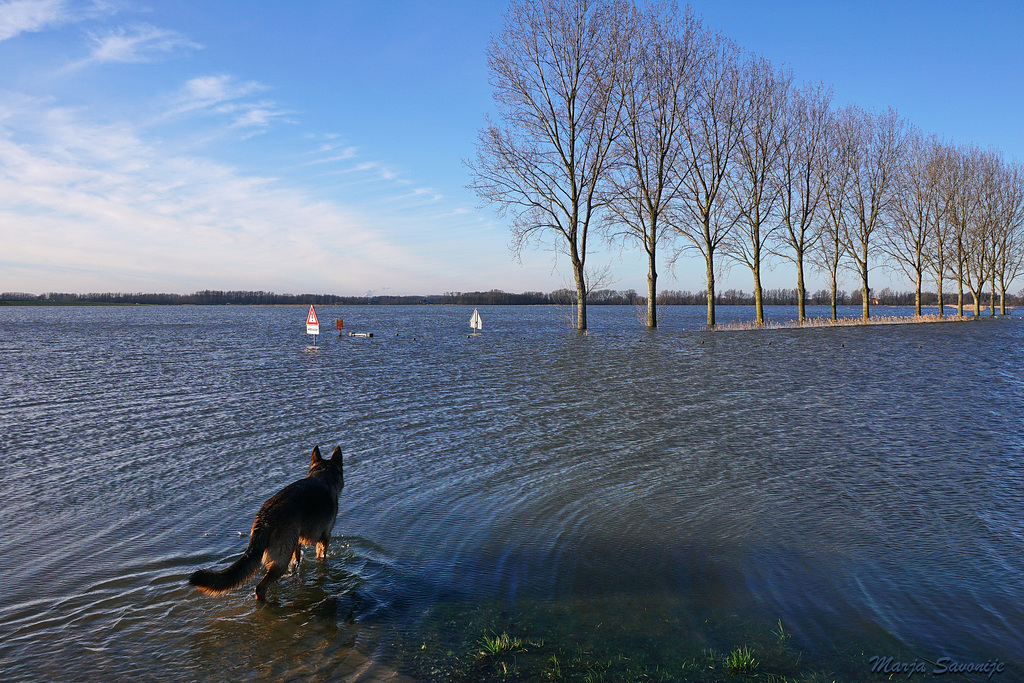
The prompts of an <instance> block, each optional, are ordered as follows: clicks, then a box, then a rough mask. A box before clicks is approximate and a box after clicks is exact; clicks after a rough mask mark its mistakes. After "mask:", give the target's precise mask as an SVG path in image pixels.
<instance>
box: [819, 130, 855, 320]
mask: <svg viewBox="0 0 1024 683" xmlns="http://www.w3.org/2000/svg"><path fill="white" fill-rule="evenodd" d="M849 123H850V120H849V119H848V118H846V117H839V116H838V115H836V114H833V113H831V112H830V113H828V115H827V117H826V122H825V127H824V129H823V132H824V137H825V146H824V150H823V154H822V156H821V164H820V166H819V167H818V174H819V182H820V183H821V189H822V194H821V197H822V208H823V209H824V215H823V216H822V218H821V219H820V223H819V225H820V229H819V231H818V240H817V241H816V242H815V243H813V248H812V251H811V253H810V259H811V262H812V263H813V264H814V265H815V266H817V267H818V268H819V269H820V270H823V271H825V272H827V273H828V274H829V279H830V284H831V295H832V296H831V303H832V319H833V320H836V319H837V318H838V314H839V312H838V310H837V303H838V302H837V299H838V289H839V268H840V266H841V265H842V263H843V257H844V256H845V255H846V250H845V248H844V246H843V235H845V234H846V233H847V232H848V223H849V221H848V210H847V201H846V196H847V193H848V191H849V187H850V182H851V178H852V172H851V170H850V162H849V158H850V156H851V155H852V154H853V152H852V147H853V130H852V128H851V126H850V125H849Z"/></svg>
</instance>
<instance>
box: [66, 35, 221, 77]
mask: <svg viewBox="0 0 1024 683" xmlns="http://www.w3.org/2000/svg"><path fill="white" fill-rule="evenodd" d="M90 42H91V50H90V52H89V56H87V57H86V58H84V59H80V60H78V61H76V62H72V63H70V64H68V65H67V66H66V67H64V71H65V72H72V71H78V70H80V69H84V68H86V67H89V66H94V65H98V64H144V63H149V62H155V61H157V60H159V59H164V58H167V57H172V56H174V55H176V54H181V53H183V52H186V51H188V50H198V49H201V47H202V46H201V45H199V44H198V43H195V42H193V41H191V40H189V39H188V38H186V37H185V36H183V35H182V34H180V33H178V32H177V31H170V30H168V29H162V28H158V27H156V26H151V25H149V24H137V25H135V26H130V27H118V28H112V29H108V30H106V31H104V32H102V33H95V32H94V33H91V34H90Z"/></svg>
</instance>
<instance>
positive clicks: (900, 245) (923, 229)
mask: <svg viewBox="0 0 1024 683" xmlns="http://www.w3.org/2000/svg"><path fill="white" fill-rule="evenodd" d="M941 183H942V157H941V154H940V147H939V144H938V142H937V141H936V140H935V139H934V138H925V137H924V135H923V134H922V133H921V132H920V131H917V130H914V131H913V132H911V133H910V134H909V135H908V136H907V146H906V152H905V154H904V156H903V159H902V163H901V164H900V167H899V173H898V174H897V177H896V188H895V191H894V193H893V202H892V211H891V215H892V220H891V221H889V223H888V224H887V225H886V230H885V231H884V232H883V234H882V245H881V246H882V251H883V252H885V254H887V255H888V256H889V258H890V259H891V263H893V264H894V265H895V266H896V267H897V268H898V269H899V270H901V271H903V274H904V275H906V276H907V277H909V278H910V280H911V281H912V282H913V283H914V314H915V315H918V316H920V315H921V290H922V285H923V282H924V273H925V271H926V270H927V269H928V262H929V254H930V253H931V251H932V243H933V242H934V241H935V238H936V236H937V234H938V231H939V227H940V225H941V224H942V215H941V209H942V207H941V203H940V200H941ZM940 252H941V248H940ZM941 290H942V286H941V284H940V285H939V291H940V292H941Z"/></svg>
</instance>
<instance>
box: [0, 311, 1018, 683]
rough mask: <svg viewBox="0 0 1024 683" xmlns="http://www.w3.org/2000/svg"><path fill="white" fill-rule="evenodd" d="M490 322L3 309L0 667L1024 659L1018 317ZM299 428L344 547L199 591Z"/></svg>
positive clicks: (295, 670)
mask: <svg viewBox="0 0 1024 683" xmlns="http://www.w3.org/2000/svg"><path fill="white" fill-rule="evenodd" d="M471 312H472V308H464V307H408V308H406V307H352V308H342V307H336V308H332V307H324V308H322V309H318V313H319V315H320V320H321V324H322V328H323V329H325V331H326V330H328V329H330V328H333V322H332V321H333V320H334V319H335V318H338V317H342V318H344V320H345V328H346V331H348V330H353V331H370V332H373V333H374V336H373V338H369V339H368V338H350V337H347V336H346V337H341V338H339V337H337V336H336V335H335V334H334V333H333V329H330V331H331V333H330V334H325V335H322V336H321V337H320V339H319V348H318V349H317V350H309V349H307V344H308V343H309V339H307V337H306V335H305V334H304V332H305V327H304V323H305V313H306V310H305V309H302V308H290V307H279V308H261V307H124V308H28V307H26V308H3V309H0V383H2V390H3V394H2V403H0V455H2V457H0V494H2V500H3V503H2V506H0V529H2V530H3V533H2V535H0V576H2V577H3V578H2V581H3V586H4V590H3V600H2V602H0V672H2V673H3V678H4V679H5V680H61V681H62V680H124V679H127V678H134V679H139V680H168V681H185V680H214V681H216V680H224V681H227V680H231V681H235V680H274V681H276V680H284V679H298V680H303V679H310V680H335V679H344V678H346V677H354V676H358V675H359V672H361V671H365V670H367V667H369V666H370V665H372V664H373V663H378V664H381V665H384V664H386V665H387V666H389V667H393V668H396V669H398V670H399V671H402V672H403V673H406V674H408V675H411V676H412V677H414V678H417V679H429V678H436V679H439V680H444V679H446V678H459V677H460V676H461V677H466V676H469V675H470V674H472V675H476V674H474V673H473V672H474V671H475V672H476V673H478V674H480V675H481V676H484V675H487V674H490V673H494V671H493V670H491V669H488V667H489V666H491V667H492V668H493V666H492V664H493V662H491V661H490V660H487V659H486V658H484V657H483V656H480V659H479V661H477V662H476V663H475V664H473V665H472V666H469V669H467V668H466V667H463V668H462V669H459V668H458V663H459V662H465V661H471V660H472V657H471V656H469V657H468V659H467V652H466V651H465V644H466V643H475V642H478V641H479V639H480V638H481V637H482V636H483V635H486V634H497V633H499V632H509V633H512V634H518V635H521V636H522V637H523V639H524V641H525V642H526V645H525V646H524V648H523V649H524V651H525V650H530V649H531V648H532V649H533V650H534V651H536V652H539V653H543V655H544V657H548V655H549V654H550V655H554V656H555V662H554V663H551V662H548V664H544V665H538V666H540V667H541V668H538V669H535V670H531V671H534V672H536V671H540V670H543V671H546V672H547V673H546V674H545V675H548V676H549V677H551V678H555V673H557V671H556V665H557V664H558V661H559V660H558V658H559V657H561V658H562V660H565V658H566V657H567V656H568V655H567V653H572V652H577V653H578V654H579V653H582V656H579V657H577V659H580V660H582V659H585V657H586V656H589V657H592V658H593V659H594V660H598V659H600V658H601V657H604V658H605V659H608V655H607V653H609V652H614V653H618V655H617V656H620V657H621V658H622V659H625V660H629V661H632V662H636V663H637V666H640V663H643V665H644V666H648V669H647V670H648V671H650V670H653V669H652V668H650V667H654V668H656V669H657V670H659V671H662V672H663V673H664V675H665V676H666V677H669V678H678V679H680V680H701V678H700V675H701V674H699V673H692V672H693V671H698V672H699V670H701V667H704V666H705V665H706V664H707V663H708V662H711V661H712V660H714V657H716V656H717V654H715V653H721V654H725V653H728V652H730V651H731V650H732V649H733V648H735V647H737V646H741V645H744V644H748V643H753V644H754V645H756V646H758V647H760V644H761V643H762V642H770V641H771V638H772V637H773V636H771V635H768V634H771V633H772V631H773V629H778V625H779V624H781V625H782V628H783V629H784V633H785V635H780V636H778V638H779V640H780V641H781V642H784V643H785V645H786V647H787V648H789V650H790V651H791V652H793V653H799V656H798V657H797V658H796V659H794V660H793V661H798V662H799V664H798V665H793V667H795V668H793V667H791V668H792V670H791V671H787V672H783V673H786V675H793V676H798V675H802V674H804V673H807V672H824V673H825V674H827V675H830V676H832V677H835V678H836V679H837V680H878V679H879V677H878V675H877V674H872V673H871V670H870V669H871V664H870V663H869V658H870V657H872V656H873V655H880V656H885V655H888V656H893V657H894V658H896V659H897V660H899V658H903V659H904V660H913V658H914V657H921V658H922V659H923V658H927V659H929V660H936V659H938V658H940V657H951V658H954V659H955V660H957V661H962V662H985V661H991V660H994V659H998V660H999V661H1000V662H1005V663H1007V669H1006V670H1005V671H1004V673H1002V674H996V675H995V676H994V677H993V679H992V680H1004V681H1009V680H1018V679H1019V678H1021V677H1024V666H1022V664H1024V560H1022V559H1021V558H1022V557H1024V492H1022V485H1024V458H1022V456H1024V426H1022V423H1021V415H1024V353H1022V342H1024V325H1022V323H1021V318H1019V317H1013V318H1010V319H1001V320H1000V319H996V320H989V319H984V320H981V321H977V322H966V323H949V324H941V325H900V326H878V327H871V328H843V329H807V330H769V331H763V332H716V333H708V332H705V331H701V330H700V329H699V328H700V327H701V325H702V323H703V311H702V310H701V309H699V308H694V309H691V308H688V307H679V308H669V309H666V310H665V311H664V312H663V322H664V324H665V327H664V328H663V329H660V330H658V331H656V332H653V333H652V332H648V331H646V330H644V329H642V328H641V327H640V325H639V323H638V321H637V312H636V311H634V310H633V309H632V308H629V307H608V308H599V307H595V308H592V309H591V311H590V322H591V325H592V329H591V331H590V334H589V335H588V336H585V337H584V336H579V335H576V334H575V333H573V332H572V331H571V330H569V329H568V323H567V318H568V316H567V315H566V313H565V312H564V311H560V310H559V309H557V308H547V307H542V308H533V307H501V308H488V307H481V313H482V314H483V318H484V330H483V334H482V335H481V336H478V337H468V336H467V333H468V332H469V331H470V330H469V327H468V320H469V315H470V313H471ZM816 313H817V312H816ZM785 314H786V313H782V312H777V313H776V315H780V316H784V315H785ZM729 316H732V317H737V318H749V317H750V311H749V310H747V309H740V308H732V309H725V310H724V311H722V310H721V309H720V319H721V318H726V319H727V318H728V317H729ZM329 322H330V324H328V323H329ZM314 444H320V446H321V448H328V449H329V448H331V447H333V446H334V445H335V444H340V445H341V447H342V448H343V450H344V451H345V467H346V472H345V474H346V487H345V490H344V492H343V493H342V496H341V500H340V512H339V516H338V523H337V525H336V527H335V535H334V539H333V541H332V546H331V548H330V550H329V552H328V558H327V561H326V562H317V561H316V560H315V559H313V553H307V554H306V559H305V560H304V561H303V564H302V566H301V568H300V571H299V572H298V573H297V574H292V575H289V576H287V577H285V578H284V579H282V580H281V582H280V583H279V584H278V585H277V586H276V587H275V588H274V589H272V590H271V594H270V595H271V601H270V604H268V605H266V606H260V605H257V604H256V602H255V601H254V599H253V598H252V597H251V584H250V585H249V586H248V587H244V588H240V589H238V590H236V591H234V592H232V593H229V594H228V595H226V596H222V597H209V596H205V595H202V594H199V593H198V592H196V591H194V590H192V589H191V588H190V587H189V586H188V584H187V583H186V579H187V577H188V575H189V574H190V573H191V572H193V571H194V570H196V569H198V568H200V567H206V566H213V565H217V564H219V563H223V562H225V561H229V560H231V559H233V558H235V557H237V556H238V555H239V554H240V553H241V552H242V550H243V549H244V548H245V545H246V543H247V537H246V534H247V532H248V529H249V526H250V525H251V523H252V517H253V515H254V514H255V512H256V510H257V509H258V508H259V506H260V504H261V503H262V502H263V501H264V500H265V499H266V498H268V497H269V496H270V495H272V494H273V493H274V492H276V491H277V490H278V489H280V488H281V487H282V486H284V485H285V484H288V483H289V482H291V481H293V480H295V479H297V478H299V477H301V476H304V474H305V470H306V468H307V467H308V459H309V452H310V450H311V449H312V447H313V445H314ZM460 647H461V648H462V649H461V650H460V649H459V648H460ZM691 651H692V652H695V653H698V654H699V656H698V655H693V656H691V655H690V654H688V653H690V652H691ZM684 654H685V658H684V659H685V661H683V662H682V663H680V661H678V658H679V657H682V656H683V655H684ZM695 657H697V658H698V659H699V657H706V658H707V662H703V663H702V662H701V661H696V662H695V661H694V658H695ZM528 658H529V654H528V653H527V654H524V655H522V657H521V659H522V661H519V660H517V661H516V664H517V665H519V666H520V667H526V666H527V664H528V662H527V661H526V660H527V659H528ZM762 659H764V658H762ZM714 661H718V660H714ZM687 662H689V663H687ZM565 664H566V665H568V662H565ZM467 666H468V665H467ZM544 666H547V667H548V668H547V669H544V668H543V667H544ZM587 666H592V667H595V668H594V671H597V667H598V666H604V665H598V664H595V663H593V662H591V663H589V664H587ZM609 666H610V665H609ZM687 666H690V670H691V673H690V674H687V673H686V670H687V669H686V667H687ZM780 666H781V665H780ZM474 667H475V668H474ZM719 668H720V667H719ZM467 670H468V671H470V673H469V674H467V673H466V671H467ZM523 671H524V672H525V671H526V669H525V668H524V669H523ZM606 671H607V672H612V671H615V670H613V669H611V668H606ZM765 672H767V669H762V673H765ZM705 673H706V672H705ZM530 675H533V674H530V673H521V676H523V677H526V676H530ZM615 675H616V674H614V673H606V674H605V679H606V680H614V678H613V676H615ZM566 676H568V670H567V672H566ZM512 678H515V675H514V674H513V676H512ZM829 680H832V679H831V678H829Z"/></svg>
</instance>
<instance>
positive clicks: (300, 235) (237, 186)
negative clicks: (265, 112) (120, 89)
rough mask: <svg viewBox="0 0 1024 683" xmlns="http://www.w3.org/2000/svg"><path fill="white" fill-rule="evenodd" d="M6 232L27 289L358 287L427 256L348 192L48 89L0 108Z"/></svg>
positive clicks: (412, 269) (17, 274)
mask: <svg viewBox="0 0 1024 683" xmlns="http://www.w3.org/2000/svg"><path fill="white" fill-rule="evenodd" d="M15 124H16V125H17V126H18V127H19V134H18V135H13V134H11V133H12V131H11V129H10V128H9V126H12V125H15ZM15 138H17V140H15ZM0 242H2V243H3V244H4V254H3V257H2V260H3V261H4V270H5V273H6V275H5V279H10V280H13V281H12V282H11V283H10V286H13V287H15V288H20V289H26V290H29V291H32V290H38V289H40V288H44V289H45V290H50V291H57V290H61V289H65V286H64V285H62V282H63V281H64V278H70V279H69V280H68V282H71V281H72V280H73V283H74V284H68V285H66V288H67V289H69V290H72V291H80V290H82V289H83V287H84V288H86V289H88V288H89V287H95V288H99V289H101V290H108V289H110V288H122V289H140V290H147V291H151V290H153V289H169V290H177V291H191V290H192V289H196V288H201V287H205V286H212V287H225V288H232V287H253V288H275V289H277V290H278V291H306V290H310V289H322V290H324V291H335V292H353V291H357V290H358V291H362V289H365V288H366V286H367V285H370V286H377V285H376V283H387V284H389V285H391V286H401V284H402V283H406V282H409V281H411V280H412V279H414V278H415V276H416V273H421V272H422V270H423V268H424V265H423V264H422V263H421V262H420V260H419V259H420V257H419V256H417V255H413V254H412V253H410V252H409V251H408V250H407V249H406V248H405V247H403V246H401V245H399V244H397V243H395V242H394V241H393V240H392V239H391V238H390V237H389V236H386V235H385V234H384V233H382V232H380V231H379V229H377V228H370V227H368V226H367V221H366V220H365V219H364V218H362V217H361V216H360V215H358V214H356V213H354V212H352V211H349V210H346V209H344V208H342V207H341V206H339V205H337V204H334V203H331V202H327V201H323V200H322V199H318V198H316V197H313V196H311V195H309V194H308V193H306V192H304V191H302V190H299V189H296V188H294V187H289V186H288V185H287V184H285V183H283V182H281V181H279V180H276V179H272V178H265V177H257V176H252V175H246V174H244V173H242V172H240V171H238V170H237V169H235V168H233V167H231V166H228V165H225V164H222V163H218V162H216V161H214V160H211V159H208V158H203V157H199V156H193V155H183V154H175V153H168V150H166V149H163V148H161V147H160V146H159V145H157V144H156V143H154V142H150V141H147V140H146V138H145V137H144V136H143V135H142V134H141V133H140V131H137V130H133V129H132V127H131V126H129V125H126V124H125V123H123V122H119V123H112V124H110V125H98V124H95V123H90V122H88V121H85V120H83V119H82V117H81V116H80V115H79V113H78V112H76V111H75V110H71V109H66V108H58V107H52V106H51V107H49V108H47V107H46V105H45V103H42V102H39V101H24V102H23V107H22V109H21V110H20V111H16V112H8V113H7V115H6V117H5V118H3V119H2V120H0ZM33 282H34V283H37V284H35V285H34V286H33V285H32V284H31V283H33ZM83 283H85V284H83Z"/></svg>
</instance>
